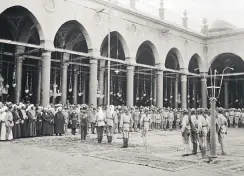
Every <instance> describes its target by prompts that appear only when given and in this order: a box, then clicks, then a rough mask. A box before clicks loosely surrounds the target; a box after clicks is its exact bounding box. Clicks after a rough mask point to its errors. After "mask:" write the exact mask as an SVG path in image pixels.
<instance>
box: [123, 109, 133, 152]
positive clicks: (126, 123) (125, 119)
mask: <svg viewBox="0 0 244 176" xmlns="http://www.w3.org/2000/svg"><path fill="white" fill-rule="evenodd" d="M131 121H132V118H131V115H130V113H129V110H128V108H127V107H124V112H123V113H122V115H121V119H120V128H121V129H122V132H123V146H122V148H127V147H128V142H129V131H130V123H131Z"/></svg>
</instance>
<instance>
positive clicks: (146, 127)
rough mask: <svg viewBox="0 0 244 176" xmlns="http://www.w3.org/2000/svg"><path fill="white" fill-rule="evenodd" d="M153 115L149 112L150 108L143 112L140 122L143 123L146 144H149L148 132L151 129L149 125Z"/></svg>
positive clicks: (142, 134)
mask: <svg viewBox="0 0 244 176" xmlns="http://www.w3.org/2000/svg"><path fill="white" fill-rule="evenodd" d="M151 120H152V119H151V115H150V114H149V113H148V110H147V109H146V110H145V114H142V116H141V119H140V124H141V128H142V131H141V136H142V138H143V143H144V145H146V144H147V132H148V130H149V126H150V123H151Z"/></svg>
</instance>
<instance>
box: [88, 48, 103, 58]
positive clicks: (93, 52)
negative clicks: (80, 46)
mask: <svg viewBox="0 0 244 176" xmlns="http://www.w3.org/2000/svg"><path fill="white" fill-rule="evenodd" d="M88 53H89V54H91V55H92V56H94V57H96V56H101V52H100V49H96V48H91V49H88Z"/></svg>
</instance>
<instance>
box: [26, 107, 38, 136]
mask: <svg viewBox="0 0 244 176" xmlns="http://www.w3.org/2000/svg"><path fill="white" fill-rule="evenodd" d="M26 115H27V117H28V136H29V137H34V136H36V118H35V117H34V115H33V114H32V113H31V112H30V111H27V112H26Z"/></svg>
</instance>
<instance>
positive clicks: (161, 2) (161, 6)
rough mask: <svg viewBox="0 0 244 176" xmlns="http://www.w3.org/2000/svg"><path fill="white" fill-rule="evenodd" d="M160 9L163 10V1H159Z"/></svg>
mask: <svg viewBox="0 0 244 176" xmlns="http://www.w3.org/2000/svg"><path fill="white" fill-rule="evenodd" d="M160 8H161V9H163V8H164V0H161V1H160Z"/></svg>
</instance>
